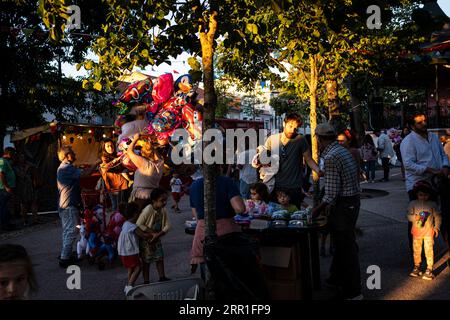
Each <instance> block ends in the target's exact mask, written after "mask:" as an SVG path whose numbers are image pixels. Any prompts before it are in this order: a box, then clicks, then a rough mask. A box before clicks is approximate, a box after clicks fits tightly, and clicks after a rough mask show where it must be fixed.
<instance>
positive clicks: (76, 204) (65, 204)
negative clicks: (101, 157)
mask: <svg viewBox="0 0 450 320" xmlns="http://www.w3.org/2000/svg"><path fill="white" fill-rule="evenodd" d="M58 159H59V160H60V161H61V164H60V166H59V167H58V170H57V173H56V180H57V186H58V195H59V199H58V213H59V217H60V218H61V224H62V249H61V255H60V257H59V265H60V267H63V268H67V267H68V266H69V265H71V264H73V263H76V262H78V260H77V259H74V258H72V257H71V255H72V247H73V244H74V242H75V239H76V237H77V229H76V226H77V225H78V224H79V223H78V222H79V213H80V207H81V189H80V178H81V177H86V176H90V175H91V173H92V172H93V171H94V170H95V169H96V168H97V165H98V164H100V162H101V161H98V162H97V163H96V164H95V165H93V166H92V167H90V168H88V169H85V170H83V171H81V170H80V169H78V168H76V167H75V166H74V165H73V163H74V162H75V161H76V155H75V152H74V151H73V150H72V147H70V146H62V147H61V148H60V150H59V151H58Z"/></svg>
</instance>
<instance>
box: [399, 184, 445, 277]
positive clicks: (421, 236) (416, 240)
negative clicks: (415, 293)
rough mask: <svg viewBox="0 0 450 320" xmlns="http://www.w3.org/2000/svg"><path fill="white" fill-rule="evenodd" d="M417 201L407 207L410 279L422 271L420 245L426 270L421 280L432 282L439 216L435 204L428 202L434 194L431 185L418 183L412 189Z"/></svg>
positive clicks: (419, 274) (418, 275)
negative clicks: (410, 265)
mask: <svg viewBox="0 0 450 320" xmlns="http://www.w3.org/2000/svg"><path fill="white" fill-rule="evenodd" d="M413 192H414V193H415V194H416V196H417V200H412V201H411V202H410V203H409V207H408V215H407V217H408V221H410V222H411V223H412V229H411V234H412V236H413V253H414V269H413V271H412V272H411V273H410V276H412V277H420V276H421V275H422V271H421V270H420V265H421V263H422V245H423V246H424V248H425V257H426V260H427V269H426V271H425V273H424V274H423V277H422V278H423V279H425V280H433V279H434V275H433V265H434V253H433V247H434V238H437V236H438V234H439V231H440V226H441V215H440V213H439V209H438V206H437V204H436V202H434V201H431V200H430V196H431V194H432V193H433V192H434V191H433V189H432V187H431V185H430V184H429V183H428V182H426V181H418V182H417V183H416V184H415V186H414V189H413Z"/></svg>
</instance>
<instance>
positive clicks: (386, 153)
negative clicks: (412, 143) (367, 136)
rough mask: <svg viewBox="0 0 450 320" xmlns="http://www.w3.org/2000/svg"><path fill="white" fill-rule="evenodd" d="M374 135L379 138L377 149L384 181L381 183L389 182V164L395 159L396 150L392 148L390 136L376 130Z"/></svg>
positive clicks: (381, 180)
mask: <svg viewBox="0 0 450 320" xmlns="http://www.w3.org/2000/svg"><path fill="white" fill-rule="evenodd" d="M373 133H374V134H375V135H376V136H377V137H378V140H377V149H378V151H379V152H380V158H381V165H382V166H383V173H384V175H383V179H380V180H379V181H380V182H387V181H389V170H390V168H389V163H390V161H391V158H392V157H394V149H393V147H392V142H391V139H389V136H388V135H387V134H386V133H385V132H384V131H383V132H382V131H381V130H380V129H375V130H374V131H373Z"/></svg>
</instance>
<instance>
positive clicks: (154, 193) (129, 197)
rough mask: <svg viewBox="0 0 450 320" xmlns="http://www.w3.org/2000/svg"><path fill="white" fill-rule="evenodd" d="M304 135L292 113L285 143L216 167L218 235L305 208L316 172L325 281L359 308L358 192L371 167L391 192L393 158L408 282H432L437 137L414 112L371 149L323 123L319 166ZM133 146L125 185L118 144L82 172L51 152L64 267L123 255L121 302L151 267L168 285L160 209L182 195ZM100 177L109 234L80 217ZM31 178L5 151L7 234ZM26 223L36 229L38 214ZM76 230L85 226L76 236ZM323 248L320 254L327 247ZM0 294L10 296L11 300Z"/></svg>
mask: <svg viewBox="0 0 450 320" xmlns="http://www.w3.org/2000/svg"><path fill="white" fill-rule="evenodd" d="M301 125H302V119H301V118H300V116H299V115H298V114H295V113H290V114H287V115H286V117H285V119H284V122H283V130H282V132H281V133H277V134H274V135H271V136H269V137H268V138H267V140H266V141H265V143H264V145H261V146H259V147H258V148H257V149H256V150H250V148H249V146H248V145H247V146H246V148H245V151H243V152H242V153H241V154H239V155H237V158H236V159H237V161H236V162H237V163H236V164H235V165H232V166H227V165H224V164H217V165H216V172H218V177H217V181H216V199H215V205H216V233H217V235H218V236H223V235H226V234H231V233H236V232H241V231H242V229H241V227H240V226H239V225H238V224H236V223H235V219H234V218H235V216H236V215H249V214H250V215H261V214H264V213H266V212H267V211H269V210H271V206H277V209H279V210H286V211H287V212H288V213H289V214H292V213H294V212H297V211H298V210H299V209H301V208H305V207H307V206H308V204H306V203H305V198H306V197H309V196H310V195H309V193H308V192H309V188H310V186H311V181H310V173H311V170H312V171H314V172H315V173H316V174H317V175H318V176H319V177H320V180H321V188H322V190H321V199H320V202H319V204H318V205H316V206H315V207H314V208H312V216H313V217H314V218H316V217H319V216H321V215H326V216H327V217H328V219H327V220H328V226H327V229H326V230H327V231H326V233H325V236H326V234H328V233H329V234H330V239H331V247H332V248H333V251H332V255H333V260H332V263H331V268H330V277H329V278H328V279H326V280H325V282H326V283H327V284H328V285H330V286H333V287H334V288H337V289H339V290H338V292H339V297H340V298H344V299H361V298H362V294H361V293H362V290H361V275H360V265H359V257H358V245H357V241H356V223H357V220H358V216H359V209H360V193H361V187H360V184H361V183H366V182H368V183H372V182H374V181H375V168H376V166H377V162H378V159H380V160H381V166H382V168H383V178H382V179H381V180H379V181H380V182H388V181H389V180H390V163H391V161H392V158H393V157H394V155H396V158H397V160H398V161H399V162H400V163H401V166H402V177H403V179H404V180H405V185H406V190H407V192H408V196H409V199H410V204H409V207H408V208H405V213H406V214H405V219H407V220H408V221H409V225H408V237H409V239H410V249H411V254H412V256H413V261H414V266H413V270H412V272H411V273H410V275H411V276H414V277H418V276H421V277H422V278H423V279H426V280H432V279H433V277H434V275H433V269H432V268H433V259H434V258H433V244H434V238H435V237H437V236H438V235H439V234H441V233H442V235H443V236H444V237H445V239H446V240H447V241H448V230H449V226H448V224H449V219H448V218H449V217H448V215H449V213H448V210H449V205H448V199H447V198H448V197H446V196H445V195H446V193H447V195H448V168H449V159H448V156H449V155H448V153H447V154H446V153H445V150H446V149H447V150H448V143H447V146H446V148H444V146H443V145H442V143H441V142H440V141H439V139H438V137H437V136H436V135H435V134H434V133H431V132H428V131H427V126H426V117H425V115H423V114H416V115H414V117H412V118H411V121H410V122H409V128H410V130H411V131H410V132H409V129H406V128H405V129H404V130H402V132H401V134H398V133H397V132H394V131H392V130H390V131H387V132H384V131H383V130H378V129H376V130H374V132H373V133H374V136H375V137H376V138H377V142H376V143H374V139H373V136H372V135H371V134H366V135H365V136H364V137H363V139H362V142H361V144H360V145H358V137H357V136H356V134H355V133H354V132H353V131H351V130H349V129H345V130H343V131H342V132H337V131H336V130H335V128H334V127H333V126H331V125H330V124H327V123H324V124H319V125H318V126H317V128H316V131H315V135H316V137H317V139H318V146H319V151H320V161H318V163H317V162H316V161H314V160H313V158H312V156H311V147H310V144H311V142H310V141H308V139H307V137H305V136H302V135H300V134H299V133H298V129H299V127H300V126H301ZM139 139H140V136H139V134H135V135H134V136H133V139H132V140H131V143H130V145H129V148H128V149H127V150H126V154H127V156H128V157H129V159H130V160H131V161H132V162H133V163H134V165H135V166H136V171H135V172H134V175H133V177H132V176H131V175H130V173H129V172H128V170H127V169H126V168H124V167H122V166H121V165H120V163H118V162H117V152H116V146H115V144H114V142H113V141H111V140H105V141H104V143H103V148H102V154H101V156H100V158H99V160H98V162H97V163H96V164H95V165H93V166H91V167H89V168H87V169H84V170H81V169H78V168H76V167H75V166H74V162H75V161H76V154H75V152H74V151H73V150H72V148H71V147H70V146H63V147H61V148H60V150H59V152H58V157H59V159H60V161H61V164H60V166H59V168H58V170H57V185H58V192H59V198H58V212H59V216H60V218H61V224H62V247H61V254H60V260H59V264H60V266H61V267H64V268H66V267H67V266H69V265H71V264H76V263H78V262H80V259H81V258H83V253H84V252H86V253H87V254H88V256H89V255H90V257H91V258H92V259H93V260H94V261H98V260H99V259H101V258H102V255H104V254H106V256H107V257H108V261H109V262H110V263H112V261H114V258H115V257H116V256H117V257H120V260H121V262H122V264H123V266H124V267H125V268H126V269H127V270H128V281H127V283H126V286H125V288H124V292H125V293H127V292H128V291H129V290H131V289H132V288H133V286H134V285H135V283H136V281H137V279H138V276H139V274H140V273H141V272H142V274H143V279H144V283H149V282H150V277H149V268H150V264H151V263H152V262H155V266H156V270H157V272H158V275H159V281H167V280H170V279H169V278H168V277H167V276H166V273H165V268H164V251H163V246H162V242H161V238H162V237H163V236H164V235H166V234H167V233H168V232H169V230H170V215H169V212H168V210H167V209H166V206H167V203H168V199H169V194H170V195H172V199H173V203H174V204H173V206H172V209H174V212H175V213H179V212H180V211H181V210H180V207H179V202H180V199H181V197H182V196H183V194H184V191H185V190H186V186H185V185H183V183H182V181H181V179H180V177H179V175H178V174H174V175H173V177H172V179H171V181H170V191H171V193H169V192H167V191H166V190H163V189H161V188H160V181H161V178H162V176H163V168H164V158H163V157H162V156H161V155H160V154H159V153H158V151H157V150H156V149H154V148H152V145H151V143H150V142H147V143H144V144H141V145H140V148H138V149H139V153H137V152H136V144H137V142H138V140H139ZM275 150H276V151H275ZM263 153H266V155H267V156H268V157H267V159H270V160H271V161H270V163H263V162H262V161H261V159H262V154H263ZM239 159H241V160H242V159H244V161H239ZM232 168H233V169H235V170H237V171H238V172H239V175H238V177H236V178H235V179H233V178H232V177H230V176H229V175H230V172H231V171H232V170H231V169H232ZM97 169H99V170H100V172H101V176H102V182H103V183H104V186H105V188H106V189H108V194H109V197H110V201H111V209H112V211H113V212H114V214H113V215H112V217H111V218H110V221H109V223H108V225H107V226H106V223H105V226H106V227H103V228H102V226H101V224H99V221H98V219H96V218H95V214H93V213H92V212H90V213H89V212H88V213H87V212H86V208H84V209H85V210H84V211H83V209H82V199H81V190H80V179H81V178H82V177H84V176H89V175H91V174H92V172H93V171H94V170H97ZM34 174H35V170H34V168H33V166H32V165H31V164H28V163H27V162H26V161H25V159H24V158H23V157H21V156H20V155H17V153H16V152H15V150H14V149H13V148H7V149H5V152H4V155H3V157H2V158H0V177H1V180H0V210H1V212H0V217H1V225H2V228H3V229H5V230H10V229H12V228H13V227H14V226H11V224H10V221H9V217H10V216H9V209H8V208H9V207H10V203H11V202H12V198H13V195H14V194H15V195H16V197H17V198H19V199H20V200H21V212H22V214H23V216H24V220H23V221H24V223H26V222H27V220H26V212H27V211H28V210H29V209H31V208H35V209H32V211H33V212H36V211H37V208H36V203H35V199H36V196H35V194H36V192H35V190H34V188H35V187H38V182H36V181H35V180H37V179H36V178H35V176H34ZM194 176H195V179H194V182H193V183H192V184H191V185H190V186H189V191H188V192H189V201H190V202H189V203H190V207H191V208H192V215H193V217H194V219H195V220H196V222H197V227H196V230H195V235H194V238H193V242H192V250H191V260H190V264H191V265H192V271H195V270H196V266H198V265H201V264H203V263H205V257H204V251H203V249H204V246H203V243H204V239H205V214H204V211H205V210H204V179H203V177H201V174H196V175H193V177H194ZM30 188H31V189H30ZM130 189H131V192H130ZM87 209H88V210H91V211H92V210H93V208H87ZM33 218H34V219H35V220H34V221H37V215H36V214H34V215H33ZM77 226H81V229H78V228H77ZM81 230H82V232H80V231H81ZM80 233H81V238H82V239H80V240H83V239H85V240H86V241H84V242H83V243H84V244H83V243H81V244H80V243H79V244H80V246H81V247H80V248H81V249H80V250H78V251H79V252H78V255H75V256H74V255H73V253H72V248H73V245H74V244H75V242H76V241H77V239H78V238H79V236H80ZM92 235H94V236H92ZM96 236H97V238H96ZM322 239H326V237H325V238H322ZM422 243H423V244H424V250H425V256H426V260H427V267H426V270H425V272H422V270H421V269H420V266H421V254H422ZM321 244H322V249H323V250H324V248H323V247H324V242H323V241H322V242H321ZM1 250H6V251H8V250H9V251H8V252H10V251H11V253H10V255H11V258H10V260H11V261H13V260H14V261H19V262H20V263H22V264H23V265H24V271H23V273H24V274H25V275H24V276H23V279H24V281H25V282H26V284H24V285H23V288H26V289H23V288H22V289H20V290H21V291H23V292H22V293H21V294H22V295H26V294H25V291H27V292H28V290H34V289H35V288H36V286H35V280H34V276H33V273H32V272H30V270H29V268H28V265H27V263H28V261H29V258H28V257H27V255H26V254H25V253H24V252H23V250H22V249H21V248H15V247H14V248H12V247H11V248H10V247H1V248H0V251H1ZM2 258H3V257H2ZM5 259H6V258H5ZM5 261H6V260H5ZM19 262H17V263H19ZM2 263H3V260H0V273H2V274H3V273H4V272H9V271H8V270H9V269H7V268H6V269H5V270H6V271H5V270H4V269H2V268H3V267H2ZM21 270H22V269H21ZM11 281H12V280H11ZM0 293H1V294H2V295H3V296H7V297H13V296H15V295H16V293H14V294H13V293H8V294H5V293H3V292H0Z"/></svg>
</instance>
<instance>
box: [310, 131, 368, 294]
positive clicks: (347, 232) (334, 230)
mask: <svg viewBox="0 0 450 320" xmlns="http://www.w3.org/2000/svg"><path fill="white" fill-rule="evenodd" d="M315 133H316V135H317V137H318V142H319V149H320V151H321V153H322V154H321V156H322V157H323V159H324V164H325V195H324V197H323V199H322V202H321V203H320V204H319V205H318V206H316V207H315V208H314V209H313V210H312V215H313V217H316V216H318V215H319V214H320V213H321V212H323V211H324V210H327V209H328V210H329V216H328V222H329V227H330V233H331V236H332V239H333V246H334V255H333V261H332V263H331V268H330V273H331V275H330V277H329V278H328V279H327V280H326V282H327V283H328V284H329V285H332V286H335V287H337V288H342V293H341V295H340V296H339V297H340V298H344V299H356V300H360V299H362V298H363V297H362V294H361V271H360V265H359V257H358V250H359V249H358V245H357V243H356V234H355V225H356V221H357V220H358V215H359V207H360V187H359V181H358V176H357V172H358V167H357V164H356V162H355V160H354V159H353V157H352V155H351V154H350V152H349V151H348V150H347V149H346V148H344V147H343V146H341V145H339V144H338V142H337V141H336V133H335V130H334V128H333V127H332V126H331V125H329V124H319V125H318V126H317V128H316V132H315Z"/></svg>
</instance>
